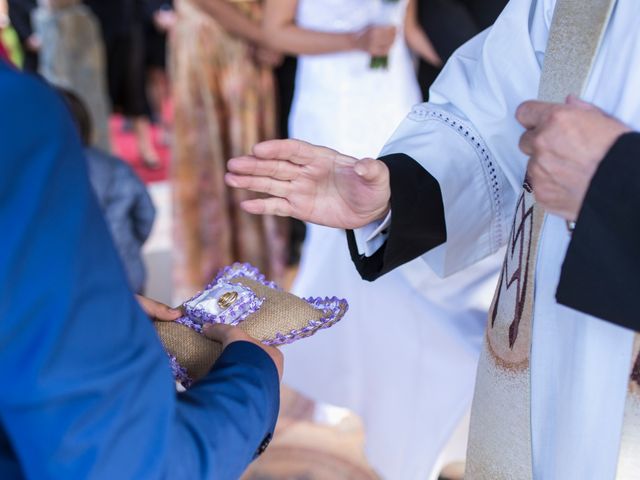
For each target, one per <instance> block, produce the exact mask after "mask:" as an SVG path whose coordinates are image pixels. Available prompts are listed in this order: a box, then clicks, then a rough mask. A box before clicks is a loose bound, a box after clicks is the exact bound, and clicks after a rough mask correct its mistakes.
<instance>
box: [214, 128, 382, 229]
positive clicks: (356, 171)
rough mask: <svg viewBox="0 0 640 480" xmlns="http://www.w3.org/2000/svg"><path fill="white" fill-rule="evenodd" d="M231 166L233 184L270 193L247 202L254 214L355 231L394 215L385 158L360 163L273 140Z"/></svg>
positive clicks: (327, 151) (294, 142)
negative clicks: (294, 219)
mask: <svg viewBox="0 0 640 480" xmlns="http://www.w3.org/2000/svg"><path fill="white" fill-rule="evenodd" d="M227 168H228V170H229V173H227V174H226V176H225V181H226V183H227V185H229V186H230V187H234V188H241V189H246V190H251V191H253V192H259V193H263V194H266V196H265V197H263V198H258V199H252V200H246V201H244V202H242V204H241V206H242V208H243V209H244V210H246V211H247V212H249V213H254V214H260V215H279V216H288V217H295V218H298V219H300V220H303V221H306V222H312V223H317V224H320V225H326V226H329V227H336V228H345V229H353V228H359V227H362V226H364V225H367V224H369V223H371V222H373V221H375V220H378V219H381V218H383V217H384V216H385V215H386V214H387V212H388V211H389V201H390V198H391V189H390V184H389V170H388V168H387V166H386V165H385V164H384V163H383V162H381V161H380V160H374V159H371V158H366V159H363V160H357V159H355V158H353V157H349V156H346V155H342V154H341V153H339V152H336V151H335V150H331V149H330V148H326V147H319V146H315V145H311V144H309V143H306V142H303V141H300V140H271V141H268V142H263V143H259V144H257V145H256V146H255V147H254V148H253V154H252V155H248V156H244V157H238V158H232V159H231V160H229V162H228V164H227Z"/></svg>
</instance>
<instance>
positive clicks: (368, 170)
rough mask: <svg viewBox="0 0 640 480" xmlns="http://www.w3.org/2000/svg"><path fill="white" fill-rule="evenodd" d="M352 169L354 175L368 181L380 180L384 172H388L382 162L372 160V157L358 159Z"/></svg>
mask: <svg viewBox="0 0 640 480" xmlns="http://www.w3.org/2000/svg"><path fill="white" fill-rule="evenodd" d="M353 170H354V171H355V172H356V175H358V176H359V177H360V178H362V179H363V180H364V181H366V182H368V183H376V182H379V181H382V180H383V179H384V177H385V174H388V172H389V169H388V168H387V166H386V165H385V164H384V163H383V162H381V161H380V160H374V159H373V158H365V159H363V160H358V161H357V162H356V164H355V166H354V167H353Z"/></svg>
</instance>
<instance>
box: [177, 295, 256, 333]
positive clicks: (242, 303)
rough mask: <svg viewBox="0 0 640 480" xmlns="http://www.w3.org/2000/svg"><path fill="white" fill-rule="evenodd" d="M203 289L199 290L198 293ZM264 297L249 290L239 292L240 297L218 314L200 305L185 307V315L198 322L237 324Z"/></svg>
mask: <svg viewBox="0 0 640 480" xmlns="http://www.w3.org/2000/svg"><path fill="white" fill-rule="evenodd" d="M202 293H204V291H202V292H200V294H202ZM200 294H198V295H200ZM264 301H265V299H264V298H260V297H258V296H257V295H256V294H255V293H253V292H252V291H251V290H249V289H247V292H243V293H241V294H240V299H239V300H238V301H236V302H235V303H234V304H233V306H231V307H229V308H227V309H226V310H224V311H222V312H220V313H219V314H217V315H216V314H215V313H211V312H208V311H206V310H205V309H204V308H202V307H199V306H198V307H195V308H188V307H185V310H186V312H187V316H188V317H190V319H196V320H200V323H225V324H227V325H238V324H239V323H240V322H242V321H243V320H244V319H246V318H247V317H248V316H249V315H251V314H252V313H255V312H257V311H258V309H259V308H260V307H261V306H262V304H263V303H264Z"/></svg>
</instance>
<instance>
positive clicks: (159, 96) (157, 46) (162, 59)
mask: <svg viewBox="0 0 640 480" xmlns="http://www.w3.org/2000/svg"><path fill="white" fill-rule="evenodd" d="M145 14H146V21H145V47H146V48H145V49H146V56H145V64H146V68H147V93H148V97H149V102H150V106H151V118H152V120H153V121H154V122H155V123H156V124H158V125H159V126H160V127H161V129H162V140H163V141H164V142H166V141H168V135H169V132H168V125H167V116H166V115H164V106H165V104H166V103H167V101H168V100H169V97H170V90H169V79H168V77H167V34H168V33H169V32H170V31H171V29H172V28H173V26H174V25H175V21H176V15H175V11H174V10H173V2H172V1H170V0H146V2H145Z"/></svg>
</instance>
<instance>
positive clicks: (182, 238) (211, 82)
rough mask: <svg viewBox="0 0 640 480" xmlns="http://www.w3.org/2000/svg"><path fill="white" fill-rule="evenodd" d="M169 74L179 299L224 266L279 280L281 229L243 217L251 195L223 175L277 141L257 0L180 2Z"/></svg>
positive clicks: (276, 224) (269, 222)
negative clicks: (258, 146) (261, 145)
mask: <svg viewBox="0 0 640 480" xmlns="http://www.w3.org/2000/svg"><path fill="white" fill-rule="evenodd" d="M175 8H176V13H177V23H176V25H175V28H174V30H173V32H172V38H171V52H172V58H171V60H170V68H171V74H172V83H173V89H174V92H173V97H174V102H175V120H174V121H175V148H174V159H173V172H172V175H173V189H174V190H173V191H174V220H175V223H174V240H175V241H174V244H175V247H174V251H175V257H174V274H175V275H174V277H175V283H176V290H175V294H176V297H177V298H180V299H183V298H185V297H186V296H188V295H190V294H192V293H193V292H194V291H195V290H197V289H199V288H201V287H202V286H203V285H204V284H205V283H207V282H208V281H210V280H211V278H212V276H213V275H214V273H215V272H216V271H217V270H218V269H219V268H220V267H222V266H224V265H227V264H229V263H231V262H234V261H243V262H250V263H252V264H253V265H255V266H256V267H258V268H260V269H261V270H262V271H263V272H264V273H265V274H267V275H268V276H269V277H270V278H274V279H277V278H279V277H281V275H282V273H283V269H284V258H285V252H286V245H285V238H286V237H285V235H284V232H283V231H282V230H283V228H282V226H281V225H282V223H281V222H280V221H277V220H276V219H275V218H273V217H265V218H262V217H259V216H253V215H249V214H247V213H244V212H242V211H241V210H240V208H239V203H240V202H241V201H242V200H243V199H245V198H247V194H245V193H243V192H240V191H231V190H230V189H228V188H227V187H226V186H225V185H224V181H223V177H224V173H225V170H226V166H225V164H226V161H227V159H229V158H231V157H233V156H237V155H240V154H244V153H248V152H250V150H251V147H252V146H253V145H254V144H255V143H257V142H259V141H261V140H265V139H269V138H273V137H274V136H275V121H276V115H275V98H274V97H275V95H274V90H273V88H274V86H273V79H272V75H271V70H270V68H269V65H268V64H269V63H270V62H272V61H273V62H274V63H275V61H276V60H277V58H278V56H277V55H270V54H269V52H268V51H267V50H265V49H262V48H261V45H262V43H263V39H262V31H261V29H260V16H261V8H262V6H261V2H260V1H259V0H178V1H176V2H175Z"/></svg>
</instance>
